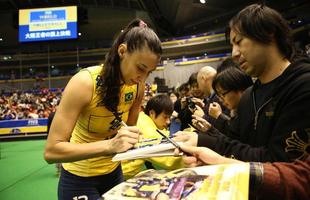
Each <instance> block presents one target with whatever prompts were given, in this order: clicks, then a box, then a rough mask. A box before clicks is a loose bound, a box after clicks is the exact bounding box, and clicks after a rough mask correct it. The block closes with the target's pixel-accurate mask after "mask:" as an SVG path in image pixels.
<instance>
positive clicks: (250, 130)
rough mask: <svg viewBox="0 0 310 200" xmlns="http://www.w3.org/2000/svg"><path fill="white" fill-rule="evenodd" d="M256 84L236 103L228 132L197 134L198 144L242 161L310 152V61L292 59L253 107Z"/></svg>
mask: <svg viewBox="0 0 310 200" xmlns="http://www.w3.org/2000/svg"><path fill="white" fill-rule="evenodd" d="M255 89H256V84H254V86H252V87H250V88H248V89H247V90H246V91H245V92H244V94H243V96H242V98H241V100H240V103H239V106H238V110H237V113H238V115H237V116H236V120H234V124H232V126H231V130H230V131H231V133H229V134H232V135H233V136H234V137H233V138H234V139H232V138H230V137H227V136H225V135H224V134H222V133H220V132H219V131H217V130H216V129H212V130H213V131H210V132H208V133H207V134H199V136H198V145H199V146H207V147H209V148H211V149H213V150H215V151H216V152H218V153H220V154H222V155H224V156H227V157H234V158H236V159H240V160H243V161H261V162H266V161H291V160H294V159H305V158H306V157H307V155H308V154H309V153H310V148H309V146H310V62H309V59H308V58H303V59H300V60H298V61H296V62H294V63H292V64H291V65H290V66H289V67H288V68H287V69H286V70H285V71H284V72H283V73H282V75H281V76H279V77H278V78H277V82H276V84H275V85H274V88H273V89H272V91H271V93H270V95H269V97H268V98H267V99H266V100H265V102H263V104H262V106H261V107H260V108H257V109H256V110H255V106H254V98H253V95H254V92H255Z"/></svg>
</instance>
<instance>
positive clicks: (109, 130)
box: [63, 66, 138, 177]
mask: <svg viewBox="0 0 310 200" xmlns="http://www.w3.org/2000/svg"><path fill="white" fill-rule="evenodd" d="M83 70H86V71H88V72H89V74H90V75H91V78H92V80H93V85H94V87H93V95H92V99H91V102H90V104H89V105H88V106H87V107H85V108H84V109H83V111H82V112H81V113H80V115H79V117H78V120H77V122H76V125H75V127H74V129H73V132H72V136H71V138H70V143H75V144H83V143H90V142H96V141H100V140H105V139H110V138H111V137H113V136H114V135H115V134H116V132H117V129H119V128H120V123H119V122H120V121H119V119H118V118H117V117H116V116H115V115H114V114H113V113H112V112H111V111H109V110H108V109H107V108H106V107H105V106H104V105H103V103H102V98H101V96H100V92H99V89H100V87H101V85H102V79H101V76H100V75H101V71H102V70H103V67H101V66H93V67H88V68H85V69H83ZM137 87H138V86H137V85H132V86H128V85H123V86H121V88H120V102H119V105H118V107H117V110H118V114H119V117H120V118H121V119H122V120H123V121H125V122H126V121H127V119H128V115H129V111H130V108H131V106H132V104H133V102H134V101H135V99H136V97H137ZM77 92H78V91H77ZM111 158H112V156H100V157H96V158H90V159H85V160H80V161H76V162H71V163H63V168H64V169H65V170H67V171H69V172H70V173H72V174H75V175H78V176H83V177H90V176H97V175H103V174H108V173H111V172H112V171H113V170H115V169H116V167H117V166H118V165H119V164H120V163H119V162H112V161H111Z"/></svg>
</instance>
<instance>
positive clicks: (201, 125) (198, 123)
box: [192, 115, 211, 132]
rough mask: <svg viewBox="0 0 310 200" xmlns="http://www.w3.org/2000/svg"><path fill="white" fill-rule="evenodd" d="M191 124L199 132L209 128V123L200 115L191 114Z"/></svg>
mask: <svg viewBox="0 0 310 200" xmlns="http://www.w3.org/2000/svg"><path fill="white" fill-rule="evenodd" d="M192 117H193V119H192V124H193V126H194V127H195V128H196V129H198V130H199V131H201V132H207V131H208V130H209V129H210V128H211V124H210V123H209V122H208V121H207V120H205V119H203V118H202V117H200V116H197V115H192Z"/></svg>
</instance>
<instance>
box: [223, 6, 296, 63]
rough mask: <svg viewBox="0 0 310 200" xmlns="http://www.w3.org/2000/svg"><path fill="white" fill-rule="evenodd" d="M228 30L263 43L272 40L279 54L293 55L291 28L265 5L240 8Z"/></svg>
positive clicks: (291, 57) (274, 11)
mask: <svg viewBox="0 0 310 200" xmlns="http://www.w3.org/2000/svg"><path fill="white" fill-rule="evenodd" d="M230 30H233V31H235V32H236V33H239V34H241V35H244V36H245V37H248V38H251V39H253V40H256V41H258V42H261V43H263V44H270V43H271V42H272V41H273V40H274V41H275V43H276V44H277V46H278V48H279V51H280V52H281V54H282V55H283V56H284V57H285V58H287V59H288V60H292V59H293V57H294V56H295V49H294V45H293V39H292V36H291V29H290V27H289V25H288V23H287V21H286V20H285V19H284V18H283V17H282V16H281V14H280V13H279V12H277V11H276V10H274V9H272V8H269V7H267V6H265V5H259V4H252V5H249V6H247V7H245V8H244V9H243V10H241V11H240V12H239V13H238V14H237V15H236V16H234V17H233V18H232V19H231V20H230V22H229V29H228V30H227V32H226V36H228V34H229V32H230Z"/></svg>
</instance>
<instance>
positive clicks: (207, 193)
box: [102, 163, 250, 200]
mask: <svg viewBox="0 0 310 200" xmlns="http://www.w3.org/2000/svg"><path fill="white" fill-rule="evenodd" d="M249 171H250V170H249V164H248V163H242V164H226V165H209V166H202V167H196V168H182V169H178V170H173V171H170V172H166V171H163V170H147V171H144V172H141V173H139V174H138V175H137V176H135V177H134V178H132V179H129V180H127V181H126V182H123V183H121V184H119V185H117V186H115V187H114V188H112V189H111V190H110V191H108V192H107V193H105V194H104V195H103V196H102V198H103V199H104V200H116V199H125V200H126V199H128V200H129V199H132V200H134V199H137V200H138V199H150V198H151V197H152V196H156V195H157V194H158V193H159V192H163V193H165V194H167V195H168V196H169V199H175V200H176V199H185V200H199V199H203V200H205V199H214V200H216V199H223V200H247V199H248V192H249Z"/></svg>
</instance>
